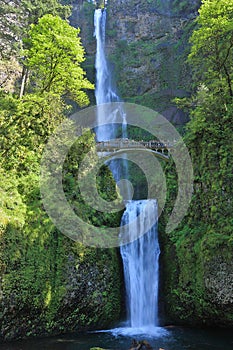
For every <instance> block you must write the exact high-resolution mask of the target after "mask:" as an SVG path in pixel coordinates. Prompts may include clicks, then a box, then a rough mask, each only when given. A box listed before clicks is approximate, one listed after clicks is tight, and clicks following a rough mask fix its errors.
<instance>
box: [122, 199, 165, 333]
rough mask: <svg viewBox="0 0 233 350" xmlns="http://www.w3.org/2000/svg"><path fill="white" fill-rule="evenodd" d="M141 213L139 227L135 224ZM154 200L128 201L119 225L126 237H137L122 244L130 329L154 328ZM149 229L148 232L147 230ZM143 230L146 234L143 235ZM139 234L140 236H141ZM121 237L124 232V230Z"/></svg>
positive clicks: (156, 277)
mask: <svg viewBox="0 0 233 350" xmlns="http://www.w3.org/2000/svg"><path fill="white" fill-rule="evenodd" d="M145 206H146V210H144V208H145ZM140 213H141V215H142V218H141V219H140V224H139V225H138V222H136V221H135V219H136V217H137V216H138V215H139V214H140ZM157 215H158V214H157V201H156V200H152V199H150V200H137V201H128V203H127V205H126V210H125V212H124V214H123V216H122V220H121V225H122V227H123V226H124V225H129V230H130V232H129V235H131V237H132V238H133V237H139V238H137V239H136V240H134V241H133V242H131V243H129V244H127V245H122V246H121V248H120V250H121V256H122V260H123V267H124V278H125V289H126V303H127V313H128V320H129V323H130V327H132V328H140V327H148V326H152V327H155V326H158V281H159V254H160V249H159V242H158V229H157ZM148 227H150V229H149V231H148V230H147V228H148ZM144 231H147V232H145V233H144ZM141 233H144V234H142V235H141ZM124 234H125V231H124ZM140 235H141V236H140Z"/></svg>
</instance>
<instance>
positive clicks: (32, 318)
mask: <svg viewBox="0 0 233 350" xmlns="http://www.w3.org/2000/svg"><path fill="white" fill-rule="evenodd" d="M26 3H27V9H28V11H29V9H30V8H31V6H32V7H33V11H34V12H33V13H34V14H35V16H36V14H37V16H38V17H30V19H29V18H28V17H26V19H25V23H24V27H23V28H21V29H22V31H21V33H22V37H20V41H21V42H22V43H23V50H21V52H19V51H17V49H16V51H14V52H15V55H16V57H18V58H19V66H20V65H21V72H22V79H16V80H15V81H14V90H13V93H11V92H9V91H8V89H7V84H6V81H5V83H4V84H3V86H2V87H3V88H2V90H1V92H0V100H1V111H0V124H1V135H0V155H1V157H0V166H1V170H0V194H1V200H0V204H1V206H0V282H1V283H0V302H1V304H0V320H1V331H0V338H1V339H13V338H22V337H26V336H33V335H34V336H35V335H42V334H51V333H59V332H68V331H74V330H83V329H90V328H98V327H104V326H106V325H109V324H110V323H111V322H112V321H113V320H115V319H117V318H119V313H120V303H121V294H120V289H121V271H120V267H119V266H120V264H119V261H118V254H117V251H116V250H114V249H112V250H111V249H108V250H104V249H94V248H88V247H84V246H83V245H82V244H81V243H80V242H77V243H75V242H73V241H71V240H70V239H69V238H67V237H65V236H64V235H63V234H61V233H60V232H58V230H57V229H56V227H55V226H54V224H53V223H52V221H51V220H50V218H49V217H48V215H47V214H46V212H45V210H44V209H43V204H42V200H41V196H40V190H39V175H40V160H41V156H42V153H43V150H44V146H45V144H46V142H47V140H48V138H49V136H50V135H51V134H52V133H53V132H54V130H55V128H56V127H57V126H58V125H59V123H60V122H61V121H63V120H64V119H66V118H67V115H68V114H69V113H70V112H71V111H72V106H74V105H75V104H77V105H78V106H79V107H80V106H85V105H87V104H88V103H89V100H88V97H87V94H86V90H87V89H93V85H92V84H91V83H90V82H89V81H88V80H87V79H86V78H85V72H84V71H83V69H82V68H81V63H82V62H83V61H84V49H83V47H82V45H81V42H80V38H79V35H78V34H79V30H77V29H75V28H73V27H71V26H70V25H69V24H68V23H67V21H65V20H63V19H62V18H60V17H59V16H58V15H59V14H60V10H62V11H63V10H64V8H63V7H62V6H61V5H60V4H59V3H58V2H56V1H54V0H52V1H49V2H48V1H46V2H44V1H39V2H37V3H36V4H37V5H38V7H35V6H34V5H35V4H34V2H30V1H27V2H26V1H22V2H21V5H20V4H19V7H20V8H21V10H22V9H23V7H22V6H24V5H25V4H26ZM42 5H43V6H42ZM55 5H56V6H55ZM51 8H53V11H50V9H51ZM16 9H17V7H16ZM16 9H14V10H16ZM66 9H67V8H65V10H66ZM42 10H43V11H42ZM58 10H59V11H58ZM51 12H52V14H51ZM46 13H48V14H46ZM26 15H27V12H26V14H25V16H26ZM41 15H42V16H41ZM40 16H41V17H40ZM31 21H33V23H31ZM29 22H30V23H29ZM9 43H10V45H12V42H9ZM4 48H5V42H4V43H3V49H4ZM5 53H6V52H5ZM19 54H20V55H22V56H20V57H23V60H20V57H19V56H18V55H19ZM7 55H8V56H7ZM11 55H12V52H10V51H8V53H6V56H5V57H3V60H4V59H5V58H6V57H8V58H11V57H12V56H11ZM5 77H6V80H7V76H5ZM9 78H12V77H9ZM22 86H23V88H22ZM68 102H69V103H68ZM93 143H94V135H93V133H92V132H91V131H86V132H85V133H84V134H83V135H82V136H81V137H80V138H79V140H78V142H76V143H75V144H74V145H73V147H72V148H71V149H70V152H69V154H68V157H67V159H66V161H65V163H64V169H63V170H64V171H63V182H64V190H65V194H66V197H67V200H69V202H70V203H72V206H73V207H74V208H75V210H76V212H78V214H79V215H80V216H81V217H82V218H83V220H84V221H85V222H89V223H92V224H94V225H95V226H97V227H101V226H104V225H108V224H110V225H118V224H119V215H118V214H113V215H105V214H100V213H98V212H97V211H94V210H91V209H90V208H89V207H88V206H87V205H86V204H85V202H84V201H83V198H82V197H81V194H80V191H79V188H78V185H77V183H76V178H77V172H78V168H79V164H80V162H81V161H82V159H83V158H84V156H85V154H86V153H87V152H88V151H89V150H90V148H91V146H92V145H93ZM99 175H100V176H99V177H98V180H97V188H98V190H99V193H100V195H101V196H103V198H104V199H105V200H112V199H113V198H117V196H118V195H117V193H116V186H115V182H114V181H113V178H112V175H111V173H110V171H109V170H108V168H106V167H102V168H101V169H100V174H99ZM106 186H107V190H106Z"/></svg>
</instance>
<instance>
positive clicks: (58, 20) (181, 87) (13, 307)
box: [0, 0, 233, 350]
mask: <svg viewBox="0 0 233 350" xmlns="http://www.w3.org/2000/svg"><path fill="white" fill-rule="evenodd" d="M0 3H1V16H3V17H4V18H3V21H2V24H1V28H3V30H2V33H1V41H0V44H1V62H0V65H1V70H2V71H3V72H2V73H1V78H2V80H1V90H0V104H1V107H0V123H1V133H0V195H1V199H0V204H1V208H0V302H1V304H0V323H1V331H0V341H1V344H0V347H1V349H3V350H6V349H7V350H8V349H12V350H18V349H19V348H23V349H24V350H26V349H30V348H33V349H41V348H49V349H53V350H59V349H61V348H63V347H64V346H65V347H66V348H67V349H69V350H73V349H76V348H77V349H82V350H86V349H87V350H89V349H90V347H93V346H101V347H103V348H112V349H114V348H119V347H120V348H122V349H129V347H130V341H131V339H132V337H131V336H130V333H131V335H132V334H137V336H138V337H139V338H138V339H141V338H140V337H141V335H139V333H141V334H142V333H143V331H142V332H140V331H139V330H138V331H135V329H139V328H141V329H142V328H144V333H145V332H146V334H148V336H149V334H150V333H151V334H152V333H153V330H152V331H151V332H150V331H149V328H150V329H152V328H153V327H154V326H156V327H157V326H158V325H162V326H163V327H167V328H166V332H165V333H166V334H165V333H163V332H162V333H160V330H161V329H159V328H160V327H158V328H157V331H158V332H157V333H156V331H155V332H154V334H155V333H156V336H157V338H156V336H155V337H154V338H153V336H152V338H153V340H152V345H153V347H154V348H155V349H156V350H157V349H158V348H160V347H162V348H164V349H166V350H167V349H168V350H170V349H171V350H180V349H182V350H183V349H187V348H193V349H197V348H198V349H200V350H207V349H209V348H210V347H211V348H216V349H219V350H221V349H222V348H224V349H227V350H228V349H229V350H230V349H231V348H232V344H233V339H232V335H231V334H230V333H231V332H230V331H229V330H228V329H231V327H232V325H233V316H232V315H233V299H232V289H233V275H232V271H233V265H232V261H233V259H232V258H233V256H232V251H233V250H232V227H233V218H232V212H233V211H232V206H233V203H232V198H233V193H232V164H233V155H232V144H233V139H232V137H233V133H232V111H233V107H232V79H233V72H232V59H233V57H232V55H233V53H232V51H233V50H232V46H231V42H232V27H231V25H230V24H231V23H232V13H233V12H232V11H233V9H232V3H231V2H229V1H227V0H218V1H217V0H211V1H209V0H204V1H202V2H201V1H199V0H197V1H191V0H184V1H176V0H173V1H172V0H163V1H160V0H159V1H157V0H141V1H138V0H124V1H122V0H108V4H107V10H106V12H104V11H100V12H99V15H101V16H102V15H103V13H105V15H106V16H107V22H106V26H105V32H106V36H105V45H104V49H105V53H106V56H107V57H106V60H105V59H104V58H103V54H104V52H103V47H102V46H101V41H99V44H100V46H99V49H97V47H96V38H95V37H94V36H93V29H94V11H95V6H93V3H92V1H86V0H82V1H81V0H64V1H57V0H49V1H45V0H39V1H37V2H34V1H31V0H27V1H22V2H18V1H16V0H14V1H12V2H10V3H8V2H7V1H0ZM12 4H14V6H11V5H12ZM69 5H72V9H73V11H72V14H71V12H70V10H69V8H68V7H67V6H69ZM46 16H47V17H46ZM15 18H17V25H15V24H16V22H15ZM68 18H69V20H70V23H71V24H72V28H71V27H70V26H69V25H68ZM214 19H216V21H215V20H214ZM98 20H100V16H99V17H98ZM96 21H97V19H96ZM31 24H33V26H32V27H30V25H31ZM102 24H103V23H102ZM77 27H78V28H80V32H78V31H77V32H75V31H74V28H77ZM46 28H49V32H46V33H45V32H44V30H46ZM209 28H213V30H209ZM12 33H13V34H12ZM38 33H40V35H38ZM49 33H50V34H51V36H50V34H49ZM207 33H208V35H209V36H208V35H207ZM215 33H220V35H216V36H215ZM96 34H97V32H96ZM69 36H70V37H69ZM97 36H98V35H97ZM79 37H81V43H82V45H83V47H84V49H85V53H84V51H82V49H81V47H79V45H80V42H78V41H75V40H76V39H77V38H78V40H79ZM17 38H19V41H17V40H18V39H17ZM40 38H42V40H39V39H40ZM50 38H52V39H51V41H49V40H50ZM55 38H56V40H58V41H56V40H55ZM67 38H69V40H68V39H67ZM32 39H33V40H32ZM59 39H60V40H59ZM66 39H67V40H66ZM73 40H74V41H73ZM54 42H56V45H55V47H54ZM69 42H70V43H72V42H75V43H76V44H77V48H78V50H80V51H79V55H80V56H79V58H78V59H77V57H76V58H74V57H73V56H72V55H73V52H74V51H73V49H71V47H70V46H69V45H68V43H69ZM213 43H214V45H212V44H213ZM76 44H75V45H76ZM7 45H8V46H7ZM66 45H68V46H66ZM48 46H49V47H50V50H48V49H47V48H48ZM97 46H98V45H97ZM67 47H69V49H67ZM58 48H59V50H58ZM8 49H9V50H10V51H9V52H10V54H9V53H8ZM22 50H23V51H22ZM219 50H220V51H219ZM96 51H98V52H99V53H101V56H100V57H99V59H98V57H96ZM67 52H68V53H69V54H67ZM219 52H220V53H221V54H220V55H218V53H219ZM210 53H211V54H210ZM213 53H214V54H213ZM12 55H13V59H12ZM53 55H54V56H53ZM84 55H85V60H82V58H81V59H80V57H83V58H84ZM52 56H53V57H52ZM54 57H56V60H57V61H56V62H57V65H55V66H54V65H53V64H50V63H51V62H52V61H50V59H51V58H52V59H54ZM69 57H72V59H71V61H72V60H73V62H77V65H78V71H77V70H76V73H75V74H77V72H79V73H80V70H79V69H80V67H81V68H82V69H83V70H84V71H85V72H86V78H87V81H85V82H84V83H81V85H82V84H83V85H82V86H84V88H83V89H82V88H81V90H82V92H83V94H80V95H79V99H77V96H78V95H77V94H76V91H79V88H80V85H79V83H78V84H76V83H77V80H76V81H75V79H74V80H73V79H72V77H74V76H77V75H75V74H73V73H72V72H71V71H70V67H72V64H70V62H71V61H69ZM216 57H217V58H218V60H217V61H216V60H215V59H214V58H216ZM79 59H80V61H79ZM95 61H96V62H95ZM41 62H43V64H42V63H41ZM95 63H96V68H95ZM69 64H70V65H69ZM98 64H99V66H98ZM14 67H15V68H14ZM54 67H55V68H54ZM106 70H107V73H106ZM25 72H27V74H26V75H25ZM73 72H74V71H73ZM96 72H97V73H100V75H98V77H97V79H96ZM109 72H110V73H111V74H110V75H109ZM21 73H23V77H25V79H26V84H25V91H24V95H23V96H21V97H19V96H20V87H21V83H22V81H21V80H22V79H21ZM71 73H72V74H71ZM79 73H78V74H79ZM104 74H107V76H108V79H106V76H105V75H104ZM51 77H54V80H53V79H51V80H50V79H49V78H51ZM79 77H80V82H82V79H83V76H82V73H80V76H79ZM84 77H85V74H84ZM45 82H47V83H48V84H45ZM88 82H90V83H88ZM91 83H92V84H91ZM72 84H73V85H72ZM93 84H95V87H96V89H95V90H94V89H93ZM85 86H86V88H85ZM80 96H81V98H80ZM86 96H87V97H86ZM106 98H107V100H106ZM88 99H89V101H90V104H91V106H94V105H95V104H96V101H97V104H99V105H101V104H102V103H105V102H113V103H115V102H118V101H121V100H124V101H125V102H126V103H137V104H139V105H141V106H146V107H149V108H150V109H151V110H153V111H158V112H159V113H161V114H162V115H163V116H164V117H165V118H167V120H169V122H171V123H172V125H174V126H175V127H176V128H177V130H178V131H179V133H180V134H181V135H182V137H183V139H184V140H185V143H186V145H187V147H188V150H189V152H190V156H191V158H192V163H193V168H194V192H193V198H192V202H191V205H190V207H189V210H188V212H187V215H186V216H185V217H184V219H183V221H182V222H181V223H180V225H179V226H178V227H177V228H176V229H175V230H173V231H172V232H167V231H166V225H167V219H168V217H169V216H170V214H171V212H172V209H173V207H174V203H175V200H176V196H177V193H178V192H179V190H178V186H177V174H176V167H175V164H174V162H173V159H172V157H170V158H169V159H168V161H167V162H163V161H160V163H161V171H162V172H163V174H164V179H165V183H166V189H167V193H166V204H165V207H164V209H163V211H162V213H161V215H160V218H159V221H158V222H157V217H156V215H157V214H156V210H157V209H159V210H160V208H159V204H158V202H157V201H155V200H154V199H151V200H150V201H149V207H150V210H151V211H150V212H149V214H148V216H146V217H144V222H150V219H151V220H152V221H154V222H155V225H154V226H153V227H152V230H151V231H150V232H148V235H143V236H142V237H140V238H138V239H137V240H136V241H135V242H131V243H130V244H126V245H124V246H122V247H121V249H120V250H121V252H120V251H119V249H116V248H111V249H103V248H99V247H97V248H96V247H95V248H93V247H86V246H84V245H83V244H82V243H80V242H73V241H71V240H70V239H69V238H68V237H66V236H65V235H63V234H62V233H61V232H59V230H58V229H57V228H56V227H55V226H54V224H53V223H52V221H51V220H50V218H49V217H48V215H47V214H46V212H45V210H44V208H43V203H42V201H41V194H40V185H39V178H40V161H41V155H42V153H43V149H44V145H45V144H46V143H47V141H48V139H49V137H50V136H51V135H52V134H53V132H54V130H55V129H56V127H57V126H58V125H59V124H60V123H61V122H62V121H63V120H64V119H66V118H67V116H70V115H71V114H72V113H73V112H76V110H78V111H79V110H80V109H81V110H82V108H83V107H84V106H86V105H87V103H88ZM91 108H92V107H91ZM120 113H121V116H122V123H121V126H120V127H118V128H117V131H116V130H115V129H114V128H112V127H111V125H110V128H107V130H106V128H102V130H101V129H100V130H99V132H100V134H99V136H98V139H99V140H105V139H106V140H108V139H109V138H118V137H123V138H129V139H133V140H145V141H147V140H150V139H151V138H150V136H151V135H150V134H149V133H145V132H142V131H140V130H139V129H137V128H132V127H128V128H127V120H126V119H127V115H125V113H124V111H123V110H121V111H120ZM99 117H101V115H99ZM151 118H152V117H151ZM150 122H152V120H150V118H149V117H148V120H147V123H148V124H150ZM100 123H101V121H100ZM111 123H112V119H110V124H111ZM126 129H127V130H126ZM106 132H107V135H106ZM101 133H102V134H101ZM109 135H110V136H109ZM122 135H123V136H122ZM95 141H96V140H95V138H94V135H93V133H91V132H89V131H87V132H86V133H85V134H84V135H83V136H82V137H81V138H80V140H79V142H77V143H75V144H74V145H73V146H72V148H71V149H70V152H69V154H68V156H67V159H66V161H65V163H64V169H63V179H62V181H63V185H64V190H65V193H66V198H67V201H68V202H69V203H70V205H71V207H72V208H73V210H74V212H75V213H76V214H79V215H80V216H81V217H82V219H83V220H84V221H85V222H87V223H88V224H92V225H94V226H96V227H97V231H99V232H101V229H102V227H105V226H107V227H118V226H119V225H120V222H121V220H122V225H123V226H124V223H127V222H128V220H129V217H130V216H132V217H135V216H137V215H138V211H139V208H140V207H143V205H144V204H145V203H146V202H147V203H148V201H147V200H146V201H144V199H145V198H147V197H146V195H147V190H148V189H147V186H146V185H145V183H146V181H145V176H144V174H142V172H140V171H139V170H138V169H137V168H136V166H135V165H134V164H129V165H126V164H127V163H126V162H125V160H124V159H123V165H121V167H119V166H118V165H119V164H117V163H116V162H115V164H114V162H113V165H110V169H111V171H110V170H109V168H108V167H106V166H103V167H102V168H101V169H100V171H99V173H98V176H97V188H98V192H99V193H100V196H102V198H103V199H104V200H106V201H109V202H111V201H112V200H116V201H117V200H119V192H120V194H121V195H123V197H124V196H125V197H124V198H125V199H126V202H127V206H126V210H125V212H124V214H123V217H122V212H119V213H112V214H109V213H103V212H100V211H97V210H94V209H93V208H92V207H90V206H89V205H87V204H86V203H85V201H84V199H83V197H82V195H81V193H80V189H79V187H78V184H77V178H78V170H79V166H80V164H81V163H82V161H83V158H84V157H85V155H86V154H87V153H88V152H90V150H91V149H92V148H93V146H94V145H95ZM56 156H57V155H56V154H54V160H56ZM93 162H95V158H94V157H93ZM114 167H115V170H116V171H115V175H114ZM116 168H117V169H116ZM122 169H123V170H122ZM122 172H123V173H124V178H126V179H128V180H129V181H130V182H131V183H132V184H133V186H134V191H132V189H131V190H130V191H129V192H128V193H126V192H127V191H126V189H127V188H128V182H127V181H126V182H124V181H123V182H122V181H121V175H120V174H122ZM127 176H128V177H127ZM114 177H115V179H114ZM152 177H153V181H154V183H153V186H154V187H156V188H157V191H158V192H159V191H160V188H159V183H158V181H157V178H156V174H153V176H152ZM116 183H118V185H119V187H118V188H119V189H120V190H118V189H117V191H116ZM121 185H122V187H121ZM153 198H154V197H153ZM181 198H182V193H181ZM143 215H144V214H143ZM152 218H153V219H152ZM131 226H133V223H132V225H131ZM142 226H143V225H142ZM122 230H123V229H122ZM133 231H134V234H135V236H136V237H138V233H137V229H136V228H135V229H134V230H133ZM81 233H83V234H88V232H86V231H85V232H81ZM126 234H127V233H126ZM152 242H153V243H152ZM158 243H159V246H158ZM148 246H150V247H151V246H154V250H153V249H148ZM145 252H147V254H144V253H145ZM121 256H122V257H121ZM148 260H149V261H150V263H149V262H148ZM158 260H159V266H160V267H159V269H158ZM122 261H123V262H124V266H123V264H122ZM132 261H133V262H134V264H132ZM148 265H149V268H148ZM135 270H137V274H136V273H135ZM145 271H146V274H144V276H143V272H145ZM129 275H131V278H129ZM124 280H125V281H126V285H125V284H124ZM136 280H137V281H136ZM145 280H146V281H148V280H149V281H150V283H149V286H148V283H145ZM158 281H159V283H158ZM136 284H137V293H135V288H134V287H135V285H136ZM139 286H140V287H142V288H140V287H139ZM148 287H149V289H148ZM152 290H153V292H152V293H151V291H152ZM125 297H126V300H125ZM158 300H159V303H157V301H158ZM145 305H146V306H145ZM147 307H148V308H147ZM142 309H143V312H142V311H141V310H142ZM152 310H153V311H152ZM125 321H126V322H125ZM187 326H188V327H191V328H189V329H188V328H186V327H187ZM163 327H161V328H162V329H163V330H164V328H163ZM183 327H185V328H183ZM200 327H201V328H202V329H201V330H200V329H198V328H200ZM208 327H210V328H208ZM211 327H213V328H214V329H213V330H211ZM145 328H147V331H145ZM107 329H108V330H109V329H111V332H110V333H109V332H102V331H103V330H107ZM133 329H134V330H133ZM93 330H94V331H97V330H98V331H100V332H99V333H86V332H90V331H91V332H92V331H93ZM131 331H132V332H131ZM82 332H84V333H82ZM67 333H69V334H68V335H62V334H67ZM70 333H71V334H70ZM122 334H124V337H122ZM56 335H57V336H56ZM165 335H166V336H165ZM43 336H47V337H48V336H55V337H54V338H48V339H43V338H42V340H40V339H39V338H37V337H40V338H41V337H43ZM25 338H34V340H30V341H28V342H27V341H25V342H19V343H18V342H16V343H12V344H9V343H5V342H6V341H11V340H20V339H25ZM123 338H124V340H123ZM152 338H151V339H152Z"/></svg>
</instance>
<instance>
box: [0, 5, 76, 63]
mask: <svg viewBox="0 0 233 350" xmlns="http://www.w3.org/2000/svg"><path fill="white" fill-rule="evenodd" d="M0 5H1V11H0V16H1V26H2V27H1V28H3V30H2V31H1V55H2V56H3V57H8V56H10V55H12V53H14V54H15V53H16V52H17V53H18V50H19V47H20V45H19V44H20V41H19V40H18V38H19V39H22V37H23V36H25V33H26V32H27V30H28V29H29V26H30V24H32V23H34V24H36V23H37V22H38V19H39V18H40V17H42V16H44V15H45V14H51V15H54V16H57V15H58V16H60V17H61V18H64V19H67V18H68V17H69V16H70V14H71V8H70V6H67V5H65V6H64V5H62V4H61V3H60V2H59V1H57V0H22V1H16V0H15V1H13V5H12V3H9V1H5V0H0Z"/></svg>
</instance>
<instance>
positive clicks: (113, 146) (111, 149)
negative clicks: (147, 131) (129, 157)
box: [96, 139, 173, 161]
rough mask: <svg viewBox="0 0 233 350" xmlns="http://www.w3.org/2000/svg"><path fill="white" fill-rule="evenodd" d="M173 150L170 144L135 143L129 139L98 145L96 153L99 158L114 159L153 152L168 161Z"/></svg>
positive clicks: (152, 141)
mask: <svg viewBox="0 0 233 350" xmlns="http://www.w3.org/2000/svg"><path fill="white" fill-rule="evenodd" d="M172 148H173V147H172V145H171V144H169V143H165V142H159V141H155V140H151V141H134V140H128V139H113V140H109V141H100V142H97V143H96V151H97V152H98V155H99V157H112V156H115V155H118V154H120V153H126V152H130V151H133V152H135V151H140V152H151V153H153V154H154V155H155V156H156V157H158V158H161V159H163V160H166V161H168V160H169V158H170V151H171V149H172Z"/></svg>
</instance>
